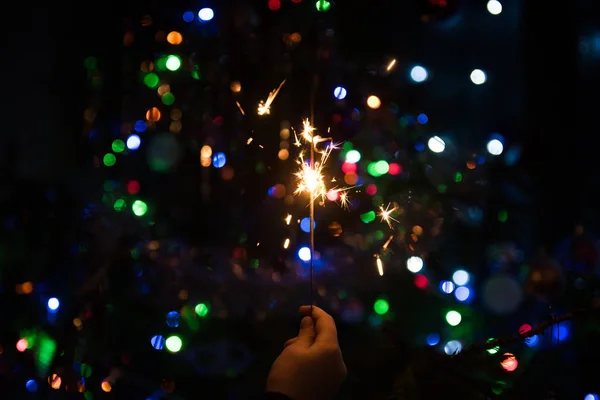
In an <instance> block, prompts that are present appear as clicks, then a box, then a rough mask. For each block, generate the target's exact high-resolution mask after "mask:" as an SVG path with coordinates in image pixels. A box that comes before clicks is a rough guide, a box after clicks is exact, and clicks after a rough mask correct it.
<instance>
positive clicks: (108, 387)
mask: <svg viewBox="0 0 600 400" xmlns="http://www.w3.org/2000/svg"><path fill="white" fill-rule="evenodd" d="M100 387H101V388H102V390H103V391H105V392H107V393H108V392H110V391H111V390H112V386H111V385H110V383H109V382H108V381H102V383H101V384H100Z"/></svg>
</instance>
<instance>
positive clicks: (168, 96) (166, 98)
mask: <svg viewBox="0 0 600 400" xmlns="http://www.w3.org/2000/svg"><path fill="white" fill-rule="evenodd" d="M160 100H161V101H162V103H163V104H164V105H165V106H170V105H172V104H173V103H175V95H173V93H171V92H167V93H165V94H164V95H163V96H162V97H161V98H160Z"/></svg>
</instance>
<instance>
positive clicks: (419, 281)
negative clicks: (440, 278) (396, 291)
mask: <svg viewBox="0 0 600 400" xmlns="http://www.w3.org/2000/svg"><path fill="white" fill-rule="evenodd" d="M427 285H429V279H427V277H426V276H425V275H423V274H418V275H416V276H415V286H416V287H418V288H419V289H425V288H426V287H427Z"/></svg>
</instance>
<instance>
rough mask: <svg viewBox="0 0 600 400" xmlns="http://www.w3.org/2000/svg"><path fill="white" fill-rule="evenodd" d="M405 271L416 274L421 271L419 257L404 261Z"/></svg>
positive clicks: (421, 264) (421, 261) (421, 263)
mask: <svg viewBox="0 0 600 400" xmlns="http://www.w3.org/2000/svg"><path fill="white" fill-rule="evenodd" d="M406 269H408V270H409V271H410V272H412V273H413V274H416V273H417V272H419V271H420V270H422V269H423V260H422V259H421V257H417V256H413V257H410V258H409V259H408V260H406Z"/></svg>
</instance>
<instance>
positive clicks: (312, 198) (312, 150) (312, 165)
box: [309, 143, 315, 315]
mask: <svg viewBox="0 0 600 400" xmlns="http://www.w3.org/2000/svg"><path fill="white" fill-rule="evenodd" d="M310 168H311V169H314V168H315V146H314V144H313V143H311V146H310ZM309 209H310V215H309V223H310V228H309V232H310V233H309V234H310V265H309V268H310V284H309V286H310V314H311V315H312V307H313V305H314V304H315V297H314V296H315V294H314V290H313V279H314V262H313V259H314V258H315V194H314V191H311V192H310V205H309Z"/></svg>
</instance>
